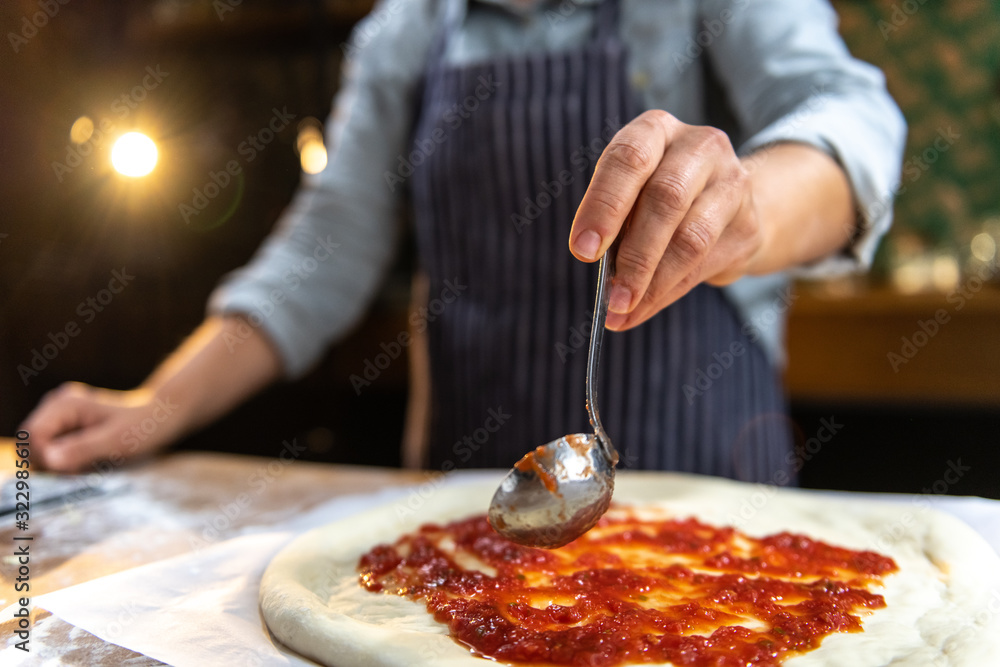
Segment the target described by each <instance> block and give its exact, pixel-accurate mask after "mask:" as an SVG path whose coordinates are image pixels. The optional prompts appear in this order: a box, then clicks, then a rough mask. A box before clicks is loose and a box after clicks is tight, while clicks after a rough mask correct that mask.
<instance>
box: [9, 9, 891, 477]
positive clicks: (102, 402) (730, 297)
mask: <svg viewBox="0 0 1000 667" xmlns="http://www.w3.org/2000/svg"><path fill="white" fill-rule="evenodd" d="M345 53H346V55H347V63H346V67H345V74H344V81H343V85H342V88H341V90H340V91H339V93H338V96H337V99H336V101H335V106H334V110H333V112H332V113H331V116H330V119H329V121H328V128H327V133H328V138H329V142H330V144H331V145H332V151H331V156H330V160H329V164H328V166H327V168H326V169H325V171H324V172H322V174H320V175H319V176H318V177H317V178H316V179H315V180H313V181H312V182H307V183H305V184H304V185H303V186H302V187H301V188H300V191H299V192H298V193H297V194H296V196H295V198H294V200H293V202H292V203H291V205H290V206H289V208H288V209H287V211H286V212H285V213H284V214H283V217H282V219H281V221H280V223H279V224H278V225H277V227H276V229H275V231H274V232H273V233H272V235H271V236H270V237H269V238H268V239H267V240H266V242H265V243H264V244H263V245H262V247H261V248H260V250H259V251H258V253H257V254H256V256H255V257H254V258H253V260H252V261H251V262H250V263H249V264H248V265H247V266H246V267H244V268H242V269H240V270H237V271H236V272H234V273H232V274H230V275H229V276H228V277H227V278H226V279H225V280H224V281H223V283H222V284H221V285H220V286H219V287H218V288H217V290H216V292H215V293H214V294H213V296H212V298H211V300H210V304H209V315H208V317H207V319H206V320H205V322H204V323H203V324H202V325H201V326H200V327H199V328H198V329H197V330H196V331H195V333H194V334H193V335H192V336H191V337H190V338H189V339H188V340H187V341H186V342H184V343H183V344H182V345H181V347H180V348H179V349H178V350H177V351H176V352H175V353H173V354H172V355H171V356H170V357H169V358H168V359H167V360H166V361H165V362H164V363H163V364H162V365H161V366H160V367H159V368H157V369H156V370H155V371H154V372H153V373H152V375H151V376H150V377H149V378H148V379H147V380H146V381H145V382H144V383H143V384H142V385H141V386H140V387H138V388H136V389H134V390H131V391H124V392H118V391H110V390H106V389H100V388H95V387H90V386H87V385H83V384H79V383H68V384H66V385H64V386H61V387H59V388H58V389H56V390H54V391H53V392H52V393H51V394H50V395H47V396H46V397H44V398H43V400H42V401H41V402H40V404H39V405H38V407H37V408H36V409H35V410H34V411H33V412H32V414H31V415H29V417H28V418H27V420H26V422H25V424H24V427H25V428H26V429H28V430H30V432H31V433H32V437H33V438H34V444H35V451H36V454H38V455H39V457H40V460H41V462H42V463H43V464H44V465H45V466H47V467H48V468H50V469H53V470H65V471H68V470H77V469H80V468H82V467H85V466H86V465H88V464H89V463H91V462H93V461H95V460H96V459H99V458H102V457H109V456H117V457H127V456H132V455H135V454H139V453H142V452H148V451H154V450H156V449H159V448H162V447H164V446H165V445H166V444H168V443H170V442H171V441H173V440H175V439H177V438H179V437H180V436H182V435H183V434H185V433H188V432H190V431H192V430H193V429H196V428H198V427H200V426H202V425H204V424H206V423H208V422H210V421H211V420H212V419H214V418H216V417H217V416H219V415H221V414H223V413H224V412H225V411H227V410H229V409H230V408H232V407H233V406H235V405H237V404H238V403H239V402H241V401H242V400H244V399H246V398H247V397H249V396H250V395H252V394H253V393H255V392H256V391H258V390H259V389H261V388H262V387H264V386H265V385H267V384H268V383H270V382H272V381H275V380H277V379H278V378H280V377H285V378H295V377H298V376H300V375H302V374H303V373H304V372H305V371H307V370H308V369H309V367H310V366H311V365H312V364H313V362H315V361H316V360H317V358H318V357H319V355H320V354H321V353H322V351H323V349H324V348H325V347H326V346H327V345H329V344H331V343H333V342H335V341H336V340H337V339H338V338H339V337H340V336H342V335H343V334H344V333H345V332H346V331H347V330H348V329H350V327H351V326H352V325H353V324H354V323H355V322H356V321H357V320H358V318H359V317H360V315H361V314H362V312H363V311H364V309H365V307H366V305H367V304H368V303H369V302H370V300H371V299H372V296H373V294H374V293H375V291H376V289H377V287H378V284H379V280H380V278H381V276H382V275H383V273H384V272H385V270H386V268H387V265H388V264H389V262H390V260H391V258H392V255H393V252H394V246H395V243H396V239H397V237H398V235H399V227H400V223H399V222H398V219H399V216H398V215H397V212H398V207H400V206H403V205H406V206H411V207H412V210H413V213H414V232H415V237H416V241H417V250H418V254H419V260H420V266H421V270H422V272H423V273H424V274H425V275H426V278H427V284H428V286H429V287H428V295H429V301H428V303H429V304H430V305H431V306H434V308H433V310H428V311H425V315H423V316H419V315H418V316H417V317H416V319H413V320H411V321H412V322H413V323H414V324H415V325H416V329H417V330H418V331H419V330H423V329H426V342H427V350H428V352H429V356H430V368H431V372H430V392H431V394H430V399H431V400H430V404H431V406H432V410H431V415H430V462H429V463H430V465H431V466H433V467H435V468H439V469H444V470H448V469H451V468H453V467H461V466H495V467H500V468H507V467H509V466H510V465H511V464H512V463H513V462H514V461H516V460H517V458H519V457H520V456H521V455H522V454H523V453H525V452H527V451H529V450H530V449H532V448H534V447H535V446H536V445H539V444H543V443H545V442H548V441H550V440H552V439H554V438H556V437H559V436H560V435H563V434H565V433H568V432H575V431H583V430H586V427H587V418H586V413H585V411H584V408H585V406H584V400H583V389H584V374H585V361H586V359H585V356H586V354H585V353H578V350H579V349H581V347H585V343H586V332H587V329H588V328H589V322H590V318H591V316H592V308H593V303H592V300H593V290H594V286H595V275H596V274H595V271H594V269H595V267H596V264H595V262H596V261H597V260H598V259H599V258H600V257H601V256H602V255H603V254H604V253H605V252H606V251H608V249H609V247H611V245H612V243H614V242H616V239H618V241H617V242H618V243H619V245H618V247H617V250H616V255H615V256H616V266H617V274H616V276H615V278H614V280H613V283H612V289H611V301H610V311H611V312H610V314H609V316H608V320H607V328H608V329H609V330H611V333H610V334H609V335H608V336H606V337H605V349H604V353H603V363H602V374H601V379H600V387H599V390H600V391H599V393H600V397H601V413H602V418H603V421H604V425H605V427H606V428H607V430H608V432H609V434H610V435H611V438H612V440H613V441H614V442H615V444H616V445H617V446H618V448H619V450H620V451H621V452H622V460H623V463H624V464H625V465H628V466H631V467H639V468H651V469H668V470H681V471H690V472H699V473H706V474H713V475H723V476H728V477H733V478H739V479H745V480H751V481H754V480H755V481H772V480H775V479H777V480H779V481H792V480H793V479H794V469H793V468H792V463H793V457H792V455H791V454H790V452H791V448H792V437H791V433H790V430H789V426H788V422H787V418H786V417H785V413H786V405H785V399H784V395H783V390H782V387H781V384H780V380H779V373H778V371H777V369H778V368H779V366H780V363H781V342H780V337H781V326H780V323H776V322H777V321H778V320H780V315H781V314H782V312H783V311H784V310H785V307H784V305H785V304H787V301H788V298H787V295H786V293H785V292H784V290H785V289H786V288H787V282H788V280H789V276H791V275H794V274H811V275H832V274H835V273H838V272H843V271H851V270H858V269H860V268H864V267H865V266H866V265H867V264H868V262H869V261H870V259H871V257H872V254H873V252H874V249H875V246H876V244H877V243H878V240H879V237H880V236H881V235H882V234H884V232H885V231H886V229H887V227H888V225H889V224H890V217H891V212H890V211H891V206H889V205H888V203H889V202H891V193H893V192H894V186H895V185H896V184H897V182H898V179H899V169H900V163H901V158H902V156H901V153H902V147H903V143H904V135H905V123H904V121H903V119H902V117H901V114H900V113H899V110H898V109H897V107H896V106H895V104H894V103H893V101H892V100H891V98H890V97H889V96H888V93H887V92H886V90H885V85H884V79H883V77H882V75H881V73H880V72H879V71H878V70H877V69H876V68H874V67H872V66H870V65H867V64H865V63H862V62H860V61H857V60H855V59H853V58H852V57H851V56H850V54H849V53H848V52H847V50H846V48H845V47H844V45H843V43H842V41H841V40H840V38H839V37H838V35H837V32H836V15H835V13H834V11H833V9H832V8H831V7H830V6H829V4H828V3H827V2H826V0H770V1H769V2H751V1H750V0H703V1H700V2H699V1H696V0H677V1H675V2H662V1H661V0H620V1H619V0H562V2H554V1H553V2H548V1H546V0H469V1H468V2H466V0H412V1H410V2H402V1H401V0H384V1H382V2H380V3H378V4H377V5H376V7H375V9H374V10H373V12H372V13H371V14H370V15H369V17H368V18H366V19H365V20H364V21H363V22H362V23H360V24H359V26H358V27H357V28H356V29H355V32H354V34H353V36H352V38H351V41H350V42H348V43H347V44H346V45H345ZM709 121H711V123H712V125H710V124H709ZM713 125H714V126H713ZM567 242H568V244H569V251H567V250H566V243H567ZM307 260H308V261H312V262H313V263H315V265H316V267H317V268H316V270H315V272H313V273H311V274H310V278H309V280H308V281H298V282H294V281H293V279H292V269H293V267H295V266H301V265H302V262H304V261H307ZM431 313H433V314H431ZM165 400H169V401H170V403H171V405H173V406H175V407H174V408H173V414H172V415H171V418H170V419H168V420H165V421H163V423H162V424H161V425H160V427H159V428H158V429H157V430H156V431H155V432H154V433H153V434H152V435H150V436H149V437H148V438H147V439H146V440H144V441H141V442H138V441H137V440H136V439H132V440H131V441H129V444H126V441H125V440H123V434H125V433H127V432H128V431H129V429H130V428H131V427H132V426H134V425H135V424H137V423H140V422H141V421H142V420H143V419H147V418H149V417H150V416H151V415H152V414H153V413H154V411H155V410H157V409H162V407H161V406H162V405H163V401H165ZM483 434H485V435H483Z"/></svg>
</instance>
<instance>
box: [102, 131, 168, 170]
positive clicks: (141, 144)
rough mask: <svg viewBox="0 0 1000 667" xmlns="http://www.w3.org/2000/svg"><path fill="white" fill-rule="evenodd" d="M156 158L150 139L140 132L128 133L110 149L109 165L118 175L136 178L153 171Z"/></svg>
mask: <svg viewBox="0 0 1000 667" xmlns="http://www.w3.org/2000/svg"><path fill="white" fill-rule="evenodd" d="M157 156H158V153H157V151H156V144H154V143H153V140H152V139H150V138H149V137H147V136H146V135H145V134H142V133H141V132H128V133H126V134H123V135H122V136H120V137H119V138H118V141H116V142H115V145H114V147H113V148H112V149H111V164H112V165H114V168H115V170H116V171H117V172H118V173H119V174H122V175H123V176H130V177H132V178H138V177H140V176H145V175H146V174H148V173H149V172H151V171H153V167H155V166H156V158H157Z"/></svg>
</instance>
